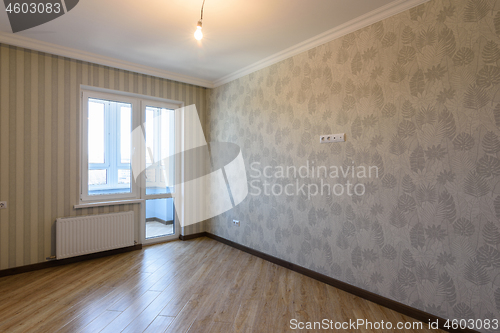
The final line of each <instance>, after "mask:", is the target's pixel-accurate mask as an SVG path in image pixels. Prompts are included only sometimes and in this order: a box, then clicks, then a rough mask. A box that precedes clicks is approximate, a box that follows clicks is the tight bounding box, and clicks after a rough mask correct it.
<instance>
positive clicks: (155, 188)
mask: <svg viewBox="0 0 500 333" xmlns="http://www.w3.org/2000/svg"><path fill="white" fill-rule="evenodd" d="M174 114H175V111H174V110H169V109H165V108H155V107H147V108H146V149H147V151H146V162H147V164H146V166H147V170H146V194H165V193H171V192H173V186H174V156H173V155H174V153H175V147H174Z"/></svg>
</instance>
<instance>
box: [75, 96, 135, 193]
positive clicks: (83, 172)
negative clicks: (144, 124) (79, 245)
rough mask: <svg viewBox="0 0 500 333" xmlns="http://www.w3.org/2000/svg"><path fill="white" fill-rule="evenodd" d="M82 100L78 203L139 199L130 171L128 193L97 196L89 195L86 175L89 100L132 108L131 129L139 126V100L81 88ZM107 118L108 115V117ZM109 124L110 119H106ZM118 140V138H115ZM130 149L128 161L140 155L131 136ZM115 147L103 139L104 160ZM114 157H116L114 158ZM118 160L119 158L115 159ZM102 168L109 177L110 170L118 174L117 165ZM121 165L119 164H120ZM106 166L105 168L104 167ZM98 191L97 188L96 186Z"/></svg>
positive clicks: (106, 163) (105, 164) (107, 162)
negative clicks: (109, 102)
mask: <svg viewBox="0 0 500 333" xmlns="http://www.w3.org/2000/svg"><path fill="white" fill-rule="evenodd" d="M81 90H82V93H81V96H82V100H81V122H82V133H81V148H82V150H81V165H80V170H81V173H80V174H81V175H80V177H81V184H80V203H89V202H106V201H116V200H124V199H126V200H130V199H138V198H139V197H140V193H139V186H138V185H139V184H138V183H137V182H136V180H135V179H134V177H133V175H132V170H131V174H130V192H128V193H110V194H97V195H89V185H88V174H89V169H90V166H89V163H88V104H89V103H88V101H89V98H90V99H100V100H104V101H115V102H118V103H127V104H131V106H132V120H131V121H132V123H131V124H132V129H134V128H136V127H137V126H139V124H140V100H139V99H138V98H135V97H132V96H127V95H124V94H117V93H110V92H108V91H103V90H96V89H86V88H83V87H82V88H81ZM108 116H109V115H108ZM107 121H108V122H109V121H110V119H107ZM116 126H117V124H111V127H112V128H116ZM114 134H115V135H116V134H117V131H114ZM117 139H118V138H117ZM131 141H132V142H131V148H130V160H131V162H132V160H133V159H134V156H135V155H136V154H137V153H140V147H139V146H140V143H139V142H137V140H134V138H133V137H132V136H131ZM116 149H117V148H116V147H111V146H110V140H109V138H108V137H105V158H109V156H112V154H113V153H115V155H116V152H115V150H116ZM115 157H116V156H115ZM117 158H119V157H117ZM104 162H105V163H104V165H103V168H106V169H108V170H110V175H108V177H111V171H112V170H111V169H116V170H115V171H116V172H118V165H117V166H116V168H111V167H110V166H109V163H110V161H109V160H108V161H106V160H105V161H104ZM120 164H121V163H120ZM106 166H107V167H106ZM103 187H104V186H103ZM123 188H127V186H123ZM96 189H98V186H96Z"/></svg>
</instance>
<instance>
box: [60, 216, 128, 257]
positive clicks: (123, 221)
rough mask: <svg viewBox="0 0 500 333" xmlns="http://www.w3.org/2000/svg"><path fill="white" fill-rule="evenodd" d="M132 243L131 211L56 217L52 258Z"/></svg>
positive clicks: (78, 254)
mask: <svg viewBox="0 0 500 333" xmlns="http://www.w3.org/2000/svg"><path fill="white" fill-rule="evenodd" d="M132 245H134V212H133V211H130V212H122V213H112V214H102V215H91V216H81V217H67V218H58V219H57V220H56V258H57V259H64V258H69V257H75V256H81V255H84V254H89V253H95V252H102V251H107V250H112V249H118V248H121V247H127V246H132Z"/></svg>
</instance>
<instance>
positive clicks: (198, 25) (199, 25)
mask: <svg viewBox="0 0 500 333" xmlns="http://www.w3.org/2000/svg"><path fill="white" fill-rule="evenodd" d="M196 26H197V27H200V28H201V20H199V21H198V24H197V25H196Z"/></svg>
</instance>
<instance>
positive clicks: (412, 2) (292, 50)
mask: <svg viewBox="0 0 500 333" xmlns="http://www.w3.org/2000/svg"><path fill="white" fill-rule="evenodd" d="M428 1H430V0H396V1H393V2H391V3H389V4H387V5H385V6H382V7H380V8H377V9H375V10H373V11H371V12H369V13H366V14H364V15H361V16H359V17H357V18H355V19H353V20H351V21H349V22H346V23H344V24H342V25H340V26H338V27H335V28H333V29H330V30H328V31H325V32H324V33H321V34H319V35H317V36H314V37H312V38H310V39H308V40H305V41H303V42H301V43H299V44H296V45H294V46H292V47H289V48H288V49H285V50H283V51H281V52H278V53H275V54H273V55H271V56H269V57H267V58H264V59H262V60H260V61H258V62H256V63H254V64H252V65H249V66H247V67H244V68H242V69H240V70H237V71H236V72H233V73H231V74H229V75H226V76H224V77H222V78H220V79H217V80H215V81H214V82H213V87H214V88H215V87H218V86H221V85H223V84H226V83H228V82H231V81H233V80H236V79H239V78H240V77H243V76H245V75H248V74H250V73H253V72H256V71H258V70H260V69H263V68H266V67H268V66H271V65H273V64H276V63H278V62H280V61H283V60H285V59H288V58H290V57H292V56H294V55H297V54H300V53H303V52H305V51H308V50H310V49H312V48H315V47H317V46H320V45H323V44H326V43H328V42H330V41H332V40H334V39H337V38H339V37H342V36H345V35H347V34H350V33H351V32H354V31H357V30H359V29H362V28H364V27H367V26H369V25H371V24H374V23H377V22H379V21H382V20H383V19H386V18H389V17H391V16H394V15H396V14H399V13H401V12H404V11H405V10H408V9H410V8H413V7H415V6H418V5H420V4H423V3H425V2H428Z"/></svg>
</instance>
